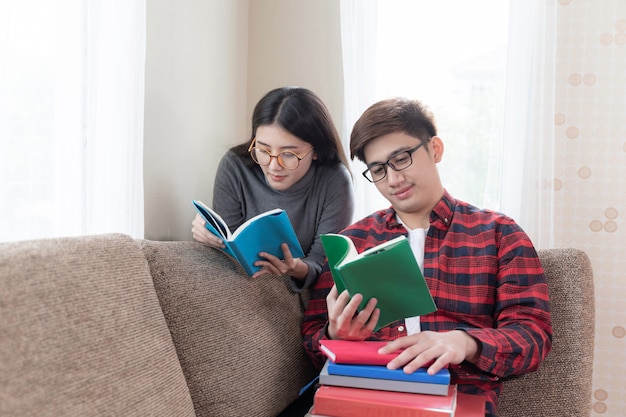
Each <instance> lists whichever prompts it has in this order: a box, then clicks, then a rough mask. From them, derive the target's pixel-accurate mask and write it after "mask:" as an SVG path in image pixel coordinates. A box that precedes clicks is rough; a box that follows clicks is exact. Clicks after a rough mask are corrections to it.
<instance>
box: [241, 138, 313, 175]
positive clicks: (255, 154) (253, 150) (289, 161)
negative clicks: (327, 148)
mask: <svg viewBox="0 0 626 417" xmlns="http://www.w3.org/2000/svg"><path fill="white" fill-rule="evenodd" d="M255 143H256V138H254V140H252V143H251V144H250V147H249V148H248V152H250V156H251V157H252V159H253V160H254V162H256V163H257V164H259V165H261V166H267V165H269V164H270V163H271V162H272V158H276V160H277V161H278V164H279V165H280V166H281V167H283V168H285V169H296V168H298V166H299V165H300V161H301V160H302V159H303V158H304V157H305V156H307V155H308V154H309V153H311V151H312V150H313V149H314V148H313V147H312V148H311V149H309V150H308V151H306V152H305V153H304V154H303V155H298V154H297V153H295V152H291V151H282V152H280V153H278V154H276V155H272V154H271V153H269V152H268V151H267V150H265V149H263V148H257V147H256V146H254V144H255Z"/></svg>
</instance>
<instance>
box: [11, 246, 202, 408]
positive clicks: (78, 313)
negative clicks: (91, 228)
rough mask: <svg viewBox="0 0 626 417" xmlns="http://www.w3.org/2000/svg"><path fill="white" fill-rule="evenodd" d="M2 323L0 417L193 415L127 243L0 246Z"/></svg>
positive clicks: (139, 263)
mask: <svg viewBox="0 0 626 417" xmlns="http://www.w3.org/2000/svg"><path fill="white" fill-rule="evenodd" d="M0 317H1V319H0V415H2V416H12V417H31V416H32V417H35V416H37V417H46V416H55V417H56V416H64V417H72V416H77V417H78V416H80V417H85V416H125V417H128V416H193V415H194V410H193V404H192V402H191V397H190V395H189V391H188V389H187V385H186V382H185V379H184V376H183V373H182V370H181V368H180V364H179V362H178V358H177V355H176V351H175V349H174V345H173V343H172V339H171V336H170V334H169V331H168V328H167V325H166V323H165V319H164V317H163V314H162V312H161V309H160V306H159V301H158V299H157V296H156V293H155V291H154V286H153V283H152V279H151V276H150V272H149V270H148V266H147V262H146V260H145V258H144V256H143V253H142V251H141V250H140V248H139V246H138V245H137V242H136V241H134V240H132V239H131V238H130V237H128V236H123V235H102V236H91V237H82V238H63V239H46V240H37V241H26V242H17V243H6V244H0Z"/></svg>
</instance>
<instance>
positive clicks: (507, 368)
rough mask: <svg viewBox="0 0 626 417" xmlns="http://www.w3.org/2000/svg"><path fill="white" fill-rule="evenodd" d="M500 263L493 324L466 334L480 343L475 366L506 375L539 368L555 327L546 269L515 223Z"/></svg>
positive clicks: (502, 245)
mask: <svg viewBox="0 0 626 417" xmlns="http://www.w3.org/2000/svg"><path fill="white" fill-rule="evenodd" d="M498 262H499V266H500V267H499V270H498V275H497V278H496V282H497V286H496V293H495V294H496V299H495V310H494V314H493V317H494V326H493V328H489V327H485V328H474V329H466V331H467V333H468V334H469V335H471V336H472V337H474V338H475V339H476V340H478V341H479V343H480V345H481V354H480V357H479V360H478V362H477V363H476V366H477V367H478V368H479V369H481V370H483V371H485V372H488V373H490V374H492V375H496V376H499V377H505V376H509V375H516V374H522V373H526V372H532V371H535V370H536V369H537V368H538V367H539V364H540V363H541V361H542V360H543V359H544V358H545V357H546V355H547V354H548V352H550V350H551V348H552V324H551V316H550V303H549V296H548V288H547V284H546V281H545V276H544V272H543V268H542V266H541V264H540V261H539V258H538V256H537V253H536V251H535V249H534V247H533V246H532V243H531V241H530V239H529V238H528V236H527V235H526V234H525V233H524V232H523V231H522V230H521V229H520V228H519V227H517V226H516V225H509V226H506V227H504V228H503V234H502V238H501V242H500V249H499V252H498Z"/></svg>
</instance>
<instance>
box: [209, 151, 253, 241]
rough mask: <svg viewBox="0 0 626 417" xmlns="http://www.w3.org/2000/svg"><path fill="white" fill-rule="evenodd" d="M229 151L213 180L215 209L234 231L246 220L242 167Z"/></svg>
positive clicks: (221, 161)
mask: <svg viewBox="0 0 626 417" xmlns="http://www.w3.org/2000/svg"><path fill="white" fill-rule="evenodd" d="M229 155H230V152H229V153H227V154H226V155H225V156H224V157H223V158H222V159H221V160H220V163H219V165H218V167H217V172H216V173H215V180H214V182H213V210H215V211H216V212H217V213H218V214H219V215H220V216H221V217H222V219H224V221H225V222H226V224H227V225H228V228H229V229H230V230H231V231H233V230H235V229H236V228H237V227H239V226H240V225H241V224H243V222H244V221H245V220H246V219H245V217H244V212H243V201H244V198H245V196H244V195H243V189H242V186H241V183H242V178H241V173H240V168H238V167H237V165H236V164H235V163H234V161H233V159H232V158H231V157H229Z"/></svg>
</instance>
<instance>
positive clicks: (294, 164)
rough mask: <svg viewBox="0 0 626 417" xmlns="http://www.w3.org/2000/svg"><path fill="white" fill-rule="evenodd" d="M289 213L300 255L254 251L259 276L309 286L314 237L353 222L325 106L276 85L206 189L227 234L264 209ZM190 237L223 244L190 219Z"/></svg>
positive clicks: (344, 167)
mask: <svg viewBox="0 0 626 417" xmlns="http://www.w3.org/2000/svg"><path fill="white" fill-rule="evenodd" d="M275 208H282V209H284V210H285V211H286V212H287V214H288V215H289V219H290V220H291V222H292V224H293V227H294V229H295V231H296V234H297V235H298V240H299V241H300V244H301V245H302V249H303V251H304V253H305V257H304V258H294V257H293V256H292V255H291V253H290V252H289V249H288V248H287V245H283V254H284V258H283V259H282V260H281V259H279V258H277V257H275V256H272V255H270V254H267V253H264V252H262V253H261V256H262V257H263V258H264V260H261V261H258V262H257V265H259V266H262V269H261V270H260V271H258V272H256V273H255V274H254V275H253V277H258V276H260V275H263V274H267V273H272V274H287V275H289V276H291V278H292V279H291V285H292V288H293V289H294V290H296V291H301V290H303V289H305V288H308V287H309V286H310V285H311V284H312V283H313V282H314V281H315V280H316V279H317V276H318V275H319V273H320V271H321V268H322V263H323V262H324V258H325V254H324V249H323V247H322V244H321V241H320V238H319V236H320V234H323V233H337V232H339V231H340V230H342V229H343V228H344V227H346V226H347V225H348V224H350V223H351V221H352V215H353V211H354V202H353V191H352V179H351V176H350V171H349V168H348V162H347V159H346V156H345V154H344V150H343V146H342V145H341V141H340V139H339V134H338V133H337V129H336V128H335V126H334V124H333V121H332V118H331V116H330V114H329V112H328V109H327V108H326V106H325V105H324V103H323V102H322V101H321V100H320V98H319V97H317V95H315V94H314V93H313V92H312V91H310V90H307V89H305V88H298V87H283V88H278V89H275V90H272V91H270V92H269V93H267V94H266V95H265V96H264V97H263V98H262V99H261V100H260V101H259V102H258V103H257V105H256V106H255V108H254V112H253V115H252V134H251V136H250V139H249V140H248V141H247V142H245V143H242V144H240V145H237V146H234V147H233V148H231V149H230V150H229V151H228V152H227V153H226V154H225V155H224V157H223V158H222V160H221V161H220V164H219V166H218V169H217V173H216V176H215V183H214V186H213V210H215V211H216V212H217V213H219V214H220V216H221V217H222V218H223V219H224V220H225V221H226V223H227V224H228V227H229V228H230V229H231V230H234V229H235V228H237V227H238V226H239V225H241V224H242V223H243V222H245V221H246V220H248V219H249V218H251V217H254V216H255V215H257V214H260V213H263V212H265V211H268V210H271V209H275ZM192 233H193V237H194V239H196V240H197V241H199V242H202V243H205V244H208V245H210V246H213V247H217V248H221V247H223V242H222V241H221V240H220V239H218V238H217V237H216V236H214V235H213V234H211V233H210V232H209V231H208V230H206V228H205V226H204V221H203V219H202V218H201V217H200V216H199V215H196V217H195V219H194V220H193V223H192Z"/></svg>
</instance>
